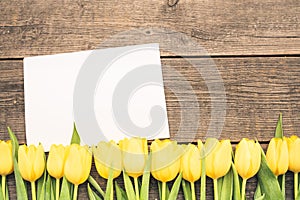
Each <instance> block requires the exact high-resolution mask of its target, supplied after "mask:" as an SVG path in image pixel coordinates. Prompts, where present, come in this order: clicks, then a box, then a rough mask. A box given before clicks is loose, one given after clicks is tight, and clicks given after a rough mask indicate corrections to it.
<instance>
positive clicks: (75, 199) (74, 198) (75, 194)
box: [73, 185, 78, 200]
mask: <svg viewBox="0 0 300 200" xmlns="http://www.w3.org/2000/svg"><path fill="white" fill-rule="evenodd" d="M77 194H78V185H74V192H73V200H77Z"/></svg>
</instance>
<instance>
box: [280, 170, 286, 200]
mask: <svg viewBox="0 0 300 200" xmlns="http://www.w3.org/2000/svg"><path fill="white" fill-rule="evenodd" d="M278 182H279V186H280V188H281V193H282V196H283V197H284V198H285V174H283V175H281V176H279V177H278Z"/></svg>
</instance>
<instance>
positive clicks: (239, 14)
mask: <svg viewBox="0 0 300 200" xmlns="http://www.w3.org/2000/svg"><path fill="white" fill-rule="evenodd" d="M168 2H169V1H167V0H166V1H165V0H164V1H163V0H159V1H158V0H155V1H137V0H136V1H131V0H121V1H109V0H101V1H97V0H92V1H88V0H80V1H54V0H50V1H36V0H31V1H25V0H21V1H15V2H12V1H9V0H2V1H0V19H1V20H0V58H16V57H18V58H22V57H24V56H30V55H45V54H53V53H61V52H71V51H78V50H90V49H93V48H96V47H98V46H99V45H100V44H101V43H103V42H106V44H104V45H101V46H102V47H112V46H123V45H127V44H140V43H145V42H159V43H160V44H162V43H165V44H166V45H165V46H168V47H170V46H171V43H172V44H173V45H175V46H176V47H179V48H180V49H182V51H181V52H180V54H183V55H199V54H202V53H201V52H199V51H197V50H186V49H185V47H189V48H191V46H190V45H188V44H187V41H185V40H182V39H177V40H176V41H175V42H174V40H172V39H174V36H175V34H174V33H175V32H180V33H183V34H185V35H186V36H187V37H188V38H190V39H194V40H195V41H196V42H197V44H198V45H202V46H203V47H204V48H205V49H207V51H208V53H209V54H211V55H254V54H256V55H265V54H299V53H300V48H299V46H300V26H299V23H300V22H299V20H300V19H299V16H300V2H299V1H298V0H288V1H280V0H276V1H259V0H254V1H252V0H246V1H242V2H240V1H228V2H224V1H221V0H217V1H194V0H180V1H179V2H178V3H177V4H176V5H174V6H172V7H171V6H169V3H168ZM154 27H159V28H167V29H168V30H169V31H166V32H167V34H165V36H166V37H164V36H163V34H158V33H157V32H159V33H161V32H162V31H161V30H159V31H153V28H154ZM134 28H142V29H143V30H142V31H140V32H139V33H137V32H136V33H133V32H128V33H126V34H125V36H124V35H123V36H121V37H118V38H116V39H114V40H113V41H111V42H107V40H108V39H109V37H111V36H113V35H115V34H118V33H120V32H124V31H128V30H131V29H134ZM149 35H151V37H150V39H149V38H148V36H149ZM151 38H152V39H151ZM171 41H172V42H171ZM162 45H163V44H162ZM162 55H170V53H169V52H166V51H163V52H162Z"/></svg>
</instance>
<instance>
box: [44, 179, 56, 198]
mask: <svg viewBox="0 0 300 200" xmlns="http://www.w3.org/2000/svg"><path fill="white" fill-rule="evenodd" d="M45 188H46V189H45V199H50V200H52V199H55V194H54V192H53V188H52V185H51V176H50V175H49V174H48V176H47V180H46V185H45Z"/></svg>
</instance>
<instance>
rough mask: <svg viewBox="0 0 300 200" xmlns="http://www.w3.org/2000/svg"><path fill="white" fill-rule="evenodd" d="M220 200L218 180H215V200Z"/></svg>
mask: <svg viewBox="0 0 300 200" xmlns="http://www.w3.org/2000/svg"><path fill="white" fill-rule="evenodd" d="M218 199H219V194H218V179H214V200H218Z"/></svg>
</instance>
